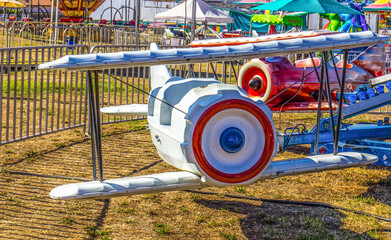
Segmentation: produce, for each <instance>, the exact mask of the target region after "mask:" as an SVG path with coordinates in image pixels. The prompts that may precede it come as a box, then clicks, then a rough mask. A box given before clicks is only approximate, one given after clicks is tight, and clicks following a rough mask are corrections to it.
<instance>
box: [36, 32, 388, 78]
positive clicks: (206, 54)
mask: <svg viewBox="0 0 391 240" xmlns="http://www.w3.org/2000/svg"><path fill="white" fill-rule="evenodd" d="M276 39H278V38H276ZM389 39H390V37H389V36H384V35H380V34H376V33H373V32H370V31H365V32H356V33H343V32H336V33H330V32H329V33H327V34H326V33H324V34H319V35H316V36H313V37H297V38H290V39H283V40H272V41H265V42H255V43H247V44H242V45H236V46H219V47H197V48H177V49H165V50H156V49H155V50H143V51H129V52H118V53H97V54H84V55H69V56H65V57H62V58H60V59H57V60H55V61H52V62H48V63H43V64H41V65H39V69H66V70H69V71H85V70H102V69H112V68H127V67H137V66H154V65H164V64H183V63H199V62H206V61H212V62H213V61H232V60H239V59H251V58H261V57H271V56H278V55H287V54H293V53H297V54H299V53H308V52H316V51H329V50H335V49H350V48H357V47H365V46H372V45H375V44H377V43H382V42H386V41H388V40H389ZM249 40H251V38H249Z"/></svg>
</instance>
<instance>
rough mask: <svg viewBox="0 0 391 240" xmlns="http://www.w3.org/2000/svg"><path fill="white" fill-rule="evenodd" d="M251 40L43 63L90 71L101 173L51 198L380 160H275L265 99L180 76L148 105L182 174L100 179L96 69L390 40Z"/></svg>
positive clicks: (160, 145)
mask: <svg viewBox="0 0 391 240" xmlns="http://www.w3.org/2000/svg"><path fill="white" fill-rule="evenodd" d="M301 34H303V33H301ZM287 38H288V39H287ZM249 39H250V40H251V41H253V43H247V44H243V45H237V46H219V47H200V48H192V49H189V48H185V49H170V50H158V49H152V50H149V51H134V52H121V53H108V54H87V55H75V56H66V57H63V58H60V59H58V60H55V61H53V62H49V63H44V64H41V65H40V66H39V68H40V69H65V70H69V71H87V72H88V74H87V82H88V86H89V88H88V89H89V102H90V103H89V104H90V105H89V106H90V111H89V117H90V124H91V129H92V131H91V134H92V148H93V156H94V154H96V156H97V159H98V166H99V174H100V175H99V181H91V182H85V183H75V184H68V185H63V186H59V187H57V188H55V189H53V190H52V192H51V197H53V198H57V199H86V198H109V197H114V196H122V195H133V194H143V193H150V192H160V191H173V190H180V189H187V188H198V187H203V186H207V185H211V186H225V185H235V184H250V183H253V182H255V181H257V180H259V179H264V178H273V177H279V176H287V175H297V174H302V173H308V172H317V171H323V170H330V169H339V168H346V167H352V166H359V165H364V164H369V163H373V162H375V161H377V159H378V158H377V156H374V155H371V154H363V153H338V154H337V153H335V154H327V155H319V156H313V157H304V158H299V159H287V160H283V161H273V162H272V161H271V159H272V158H273V156H275V154H276V151H277V146H278V140H277V137H276V133H275V129H274V124H273V121H272V118H271V115H272V113H271V111H270V109H268V107H267V106H266V105H265V104H264V103H263V102H262V101H254V100H252V99H250V98H248V96H247V95H246V93H244V92H243V90H241V89H239V87H237V86H233V85H226V84H222V83H220V82H219V81H217V80H215V79H195V78H191V79H180V78H177V79H175V80H171V81H169V79H166V80H167V81H166V82H164V83H162V84H159V86H158V85H156V88H155V89H153V90H152V92H151V95H154V96H153V97H154V98H152V97H151V98H150V99H149V103H148V104H149V105H148V122H149V126H150V131H151V136H152V141H153V143H154V144H155V146H156V148H157V151H158V154H159V155H160V156H161V157H162V158H163V160H165V161H166V162H168V163H169V164H171V165H172V166H175V167H177V168H180V169H182V170H186V172H172V173H163V174H154V175H148V176H139V177H131V178H119V179H113V180H105V181H104V179H103V164H102V152H101V137H100V134H101V133H100V119H99V116H100V114H99V105H98V103H99V96H98V92H97V86H98V80H97V79H98V78H97V76H96V75H97V73H96V71H99V70H103V69H112V68H128V67H137V66H159V68H158V69H159V71H160V70H162V69H163V68H161V65H164V64H186V63H199V62H207V61H231V60H238V59H251V58H260V57H270V56H276V55H286V54H290V53H308V52H316V51H321V52H323V54H327V51H330V50H335V49H345V48H356V47H362V46H371V45H375V44H377V43H382V42H385V41H388V40H389V37H387V36H382V35H378V34H375V33H372V32H358V33H340V32H338V33H336V32H312V33H311V34H309V35H307V36H306V37H303V35H295V33H294V34H292V35H291V36H290V37H287V35H284V38H283V39H282V40H280V38H278V36H277V38H276V39H275V40H271V41H263V40H264V39H262V38H260V39H258V40H259V42H258V43H257V39H256V38H255V39H251V38H249ZM284 39H285V40H284ZM153 68H154V67H151V71H152V69H153ZM94 72H95V74H93V73H94ZM168 77H169V76H168ZM168 77H167V78H168ZM93 80H94V81H93ZM152 81H153V79H152ZM342 87H343V86H342ZM173 93H175V94H173ZM328 94H330V92H329V93H328ZM156 99H158V100H160V101H157V100H156ZM331 112H332V111H331ZM172 126H173V127H172ZM211 126H216V127H211ZM211 139H212V140H211ZM265 139H267V141H266V140H265ZM335 139H337V140H338V137H337V138H335V137H333V140H335ZM254 144H255V145H254ZM227 159H228V160H229V161H228V162H227V161H226V160H227ZM93 161H95V159H94V157H93ZM93 166H95V164H93ZM238 169H240V170H238ZM95 171H96V170H95V168H94V172H95ZM94 180H96V176H95V175H94Z"/></svg>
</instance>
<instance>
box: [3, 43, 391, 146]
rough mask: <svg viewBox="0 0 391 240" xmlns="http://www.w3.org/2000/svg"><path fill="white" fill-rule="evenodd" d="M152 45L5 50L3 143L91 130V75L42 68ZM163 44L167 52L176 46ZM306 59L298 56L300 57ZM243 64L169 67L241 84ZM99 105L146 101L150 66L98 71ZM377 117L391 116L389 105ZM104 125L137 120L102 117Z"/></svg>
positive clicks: (174, 71)
mask: <svg viewBox="0 0 391 240" xmlns="http://www.w3.org/2000/svg"><path fill="white" fill-rule="evenodd" d="M148 47H149V46H148V45H139V46H134V45H133V46H130V45H116V46H114V45H111V44H109V45H96V46H94V47H93V48H91V50H90V48H89V46H88V45H61V46H36V47H16V48H3V49H0V60H1V64H0V95H1V96H0V99H1V100H2V103H1V105H0V111H1V115H0V122H1V131H0V145H2V144H6V143H10V142H14V141H18V140H21V139H26V138H31V137H35V136H40V135H43V134H47V133H52V132H57V131H61V130H64V129H70V128H75V127H80V126H83V127H87V123H88V119H87V111H88V102H87V99H88V98H87V92H86V76H85V73H81V72H65V71H61V70H39V69H38V65H39V64H41V63H43V62H48V61H53V60H55V59H58V58H60V57H62V56H65V55H73V54H85V53H89V52H92V53H98V52H117V51H132V50H142V49H147V48H148ZM171 47H172V46H163V47H162V48H171ZM301 57H302V56H294V58H295V59H298V58H301ZM241 64H243V62H239V61H237V62H213V63H199V64H193V65H186V64H184V65H170V66H168V67H169V69H170V70H171V72H172V74H173V75H174V76H180V77H203V78H217V79H218V80H220V81H222V82H224V83H228V84H236V81H237V80H236V76H237V74H238V72H239V69H240V65H241ZM99 78H100V81H99V84H100V85H99V91H100V95H101V96H100V101H101V102H100V106H101V107H105V106H113V105H122V104H131V103H147V101H148V92H149V91H150V84H149V68H148V67H137V68H126V69H111V70H105V71H102V72H100V73H99ZM374 113H391V109H390V108H389V106H386V107H383V108H382V109H377V110H375V111H374ZM101 119H102V122H103V123H112V122H120V121H128V120H132V119H134V118H131V117H119V116H105V115H104V116H102V118H101Z"/></svg>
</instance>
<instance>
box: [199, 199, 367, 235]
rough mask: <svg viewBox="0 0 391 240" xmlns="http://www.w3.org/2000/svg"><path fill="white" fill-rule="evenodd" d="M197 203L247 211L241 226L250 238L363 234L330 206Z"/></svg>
mask: <svg viewBox="0 0 391 240" xmlns="http://www.w3.org/2000/svg"><path fill="white" fill-rule="evenodd" d="M198 203H199V204H201V205H203V206H205V207H208V208H211V209H216V210H222V211H229V212H234V213H240V214H245V215H246V216H245V217H244V218H242V219H240V226H241V229H242V232H243V234H244V236H245V237H246V238H247V239H270V240H273V239H362V236H361V234H359V233H356V232H352V231H350V230H346V229H343V228H342V227H343V226H342V221H341V219H342V218H344V217H345V215H344V214H342V213H340V212H337V211H334V210H330V209H325V208H315V207H307V206H297V205H285V204H271V203H261V204H260V205H254V204H250V203H245V202H238V201H219V200H205V199H201V200H199V201H198Z"/></svg>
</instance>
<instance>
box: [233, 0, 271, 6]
mask: <svg viewBox="0 0 391 240" xmlns="http://www.w3.org/2000/svg"><path fill="white" fill-rule="evenodd" d="M272 1H273V0H241V1H238V2H235V3H236V4H240V5H256V6H258V5H260V4H264V3H268V2H272Z"/></svg>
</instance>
